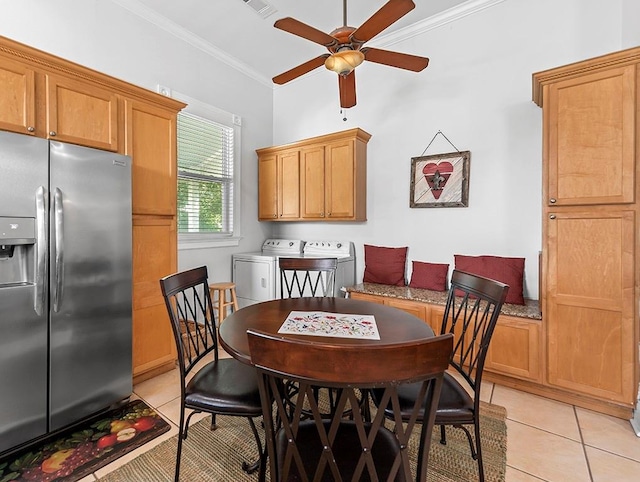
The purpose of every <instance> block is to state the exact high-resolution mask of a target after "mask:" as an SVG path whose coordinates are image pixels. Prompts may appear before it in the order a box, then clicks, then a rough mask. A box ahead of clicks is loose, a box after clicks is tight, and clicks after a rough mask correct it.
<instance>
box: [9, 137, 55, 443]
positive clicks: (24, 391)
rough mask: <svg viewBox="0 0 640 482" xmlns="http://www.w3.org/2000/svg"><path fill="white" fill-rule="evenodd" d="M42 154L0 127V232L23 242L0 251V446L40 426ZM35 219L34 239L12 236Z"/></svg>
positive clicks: (40, 145) (34, 433)
mask: <svg viewBox="0 0 640 482" xmlns="http://www.w3.org/2000/svg"><path fill="white" fill-rule="evenodd" d="M48 156H49V154H48V143H47V141H45V140H43V139H38V138H34V137H31V136H26V135H20V134H13V133H9V132H0V173H1V174H0V221H3V222H0V236H1V237H2V238H3V239H4V240H5V242H7V241H8V240H11V239H13V241H12V242H23V243H29V244H16V245H13V246H12V247H10V248H5V249H4V250H2V254H0V387H2V388H0V453H2V452H4V451H6V450H8V449H10V448H13V447H15V446H17V445H20V444H22V443H24V442H27V441H29V440H31V439H33V438H36V437H39V436H41V435H44V434H45V433H46V432H47V333H48V325H47V314H48V313H47V308H46V298H44V297H43V296H40V297H39V298H38V299H39V305H38V308H39V310H38V311H39V312H40V314H38V313H37V312H36V306H35V300H36V294H37V293H39V294H41V295H46V289H47V287H46V276H45V273H44V272H42V273H41V274H42V276H41V277H40V278H39V279H37V276H36V263H37V253H38V249H41V251H40V252H41V253H42V254H43V255H46V216H45V210H46V205H45V199H46V197H45V190H44V188H45V187H46V186H47V183H48V177H49V172H48ZM37 193H39V200H40V202H39V204H40V212H37V211H36V194H37ZM36 219H39V220H40V221H41V225H40V231H41V233H40V234H41V239H40V240H39V243H41V244H37V243H36V242H34V240H33V239H31V240H30V241H28V240H25V239H20V240H17V239H16V238H32V237H33V234H26V233H27V232H29V233H33V231H34V227H35V220H36ZM4 221H6V222H4ZM15 233H20V234H18V235H16V234H15ZM2 244H3V243H2V242H0V245H2ZM41 261H43V262H46V257H43V258H41ZM41 267H43V268H45V267H46V264H44V265H42V266H41ZM36 281H37V282H38V283H39V284H38V285H37V284H36Z"/></svg>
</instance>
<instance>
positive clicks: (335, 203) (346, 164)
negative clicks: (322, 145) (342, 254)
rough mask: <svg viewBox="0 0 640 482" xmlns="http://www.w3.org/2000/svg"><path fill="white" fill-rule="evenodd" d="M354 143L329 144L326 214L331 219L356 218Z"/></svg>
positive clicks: (346, 141)
mask: <svg viewBox="0 0 640 482" xmlns="http://www.w3.org/2000/svg"><path fill="white" fill-rule="evenodd" d="M353 143H354V141H353V140H344V141H339V142H334V143H331V144H328V145H327V146H326V149H325V155H326V160H327V161H326V162H327V166H326V177H325V182H326V185H325V189H326V210H327V211H326V212H327V216H326V217H327V218H329V219H353V218H354V217H355V175H356V173H355V158H354V145H353Z"/></svg>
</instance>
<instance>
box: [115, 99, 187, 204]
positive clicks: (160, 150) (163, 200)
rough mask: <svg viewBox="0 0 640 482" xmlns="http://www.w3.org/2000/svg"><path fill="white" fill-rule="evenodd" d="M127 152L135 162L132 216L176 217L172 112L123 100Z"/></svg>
mask: <svg viewBox="0 0 640 482" xmlns="http://www.w3.org/2000/svg"><path fill="white" fill-rule="evenodd" d="M125 106H126V108H125V112H126V116H125V125H126V129H125V131H126V148H125V154H128V155H129V156H131V157H132V159H133V160H134V162H133V170H132V173H131V177H132V181H133V191H132V203H133V213H134V214H158V215H170V216H174V215H175V214H176V209H177V208H176V190H177V160H176V156H177V150H176V149H177V147H176V144H175V143H176V122H177V114H176V112H175V110H168V109H163V108H160V107H156V106H154V105H151V104H148V103H144V102H138V101H136V100H131V99H126V100H125Z"/></svg>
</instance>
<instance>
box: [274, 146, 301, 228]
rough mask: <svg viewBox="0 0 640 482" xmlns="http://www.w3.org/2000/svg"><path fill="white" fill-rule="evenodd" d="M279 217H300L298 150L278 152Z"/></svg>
mask: <svg viewBox="0 0 640 482" xmlns="http://www.w3.org/2000/svg"><path fill="white" fill-rule="evenodd" d="M278 210H279V214H280V216H279V218H280V219H283V220H286V219H298V218H300V151H298V150H295V151H288V152H283V153H280V154H278Z"/></svg>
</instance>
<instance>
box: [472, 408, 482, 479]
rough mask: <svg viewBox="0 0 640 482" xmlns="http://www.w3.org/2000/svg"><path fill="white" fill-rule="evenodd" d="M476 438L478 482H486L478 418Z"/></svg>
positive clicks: (477, 420)
mask: <svg viewBox="0 0 640 482" xmlns="http://www.w3.org/2000/svg"><path fill="white" fill-rule="evenodd" d="M473 425H474V427H475V436H476V456H475V458H476V460H477V462H478V481H479V482H484V465H483V464H482V446H481V443H480V419H479V417H476V419H475V422H474V424H473Z"/></svg>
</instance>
